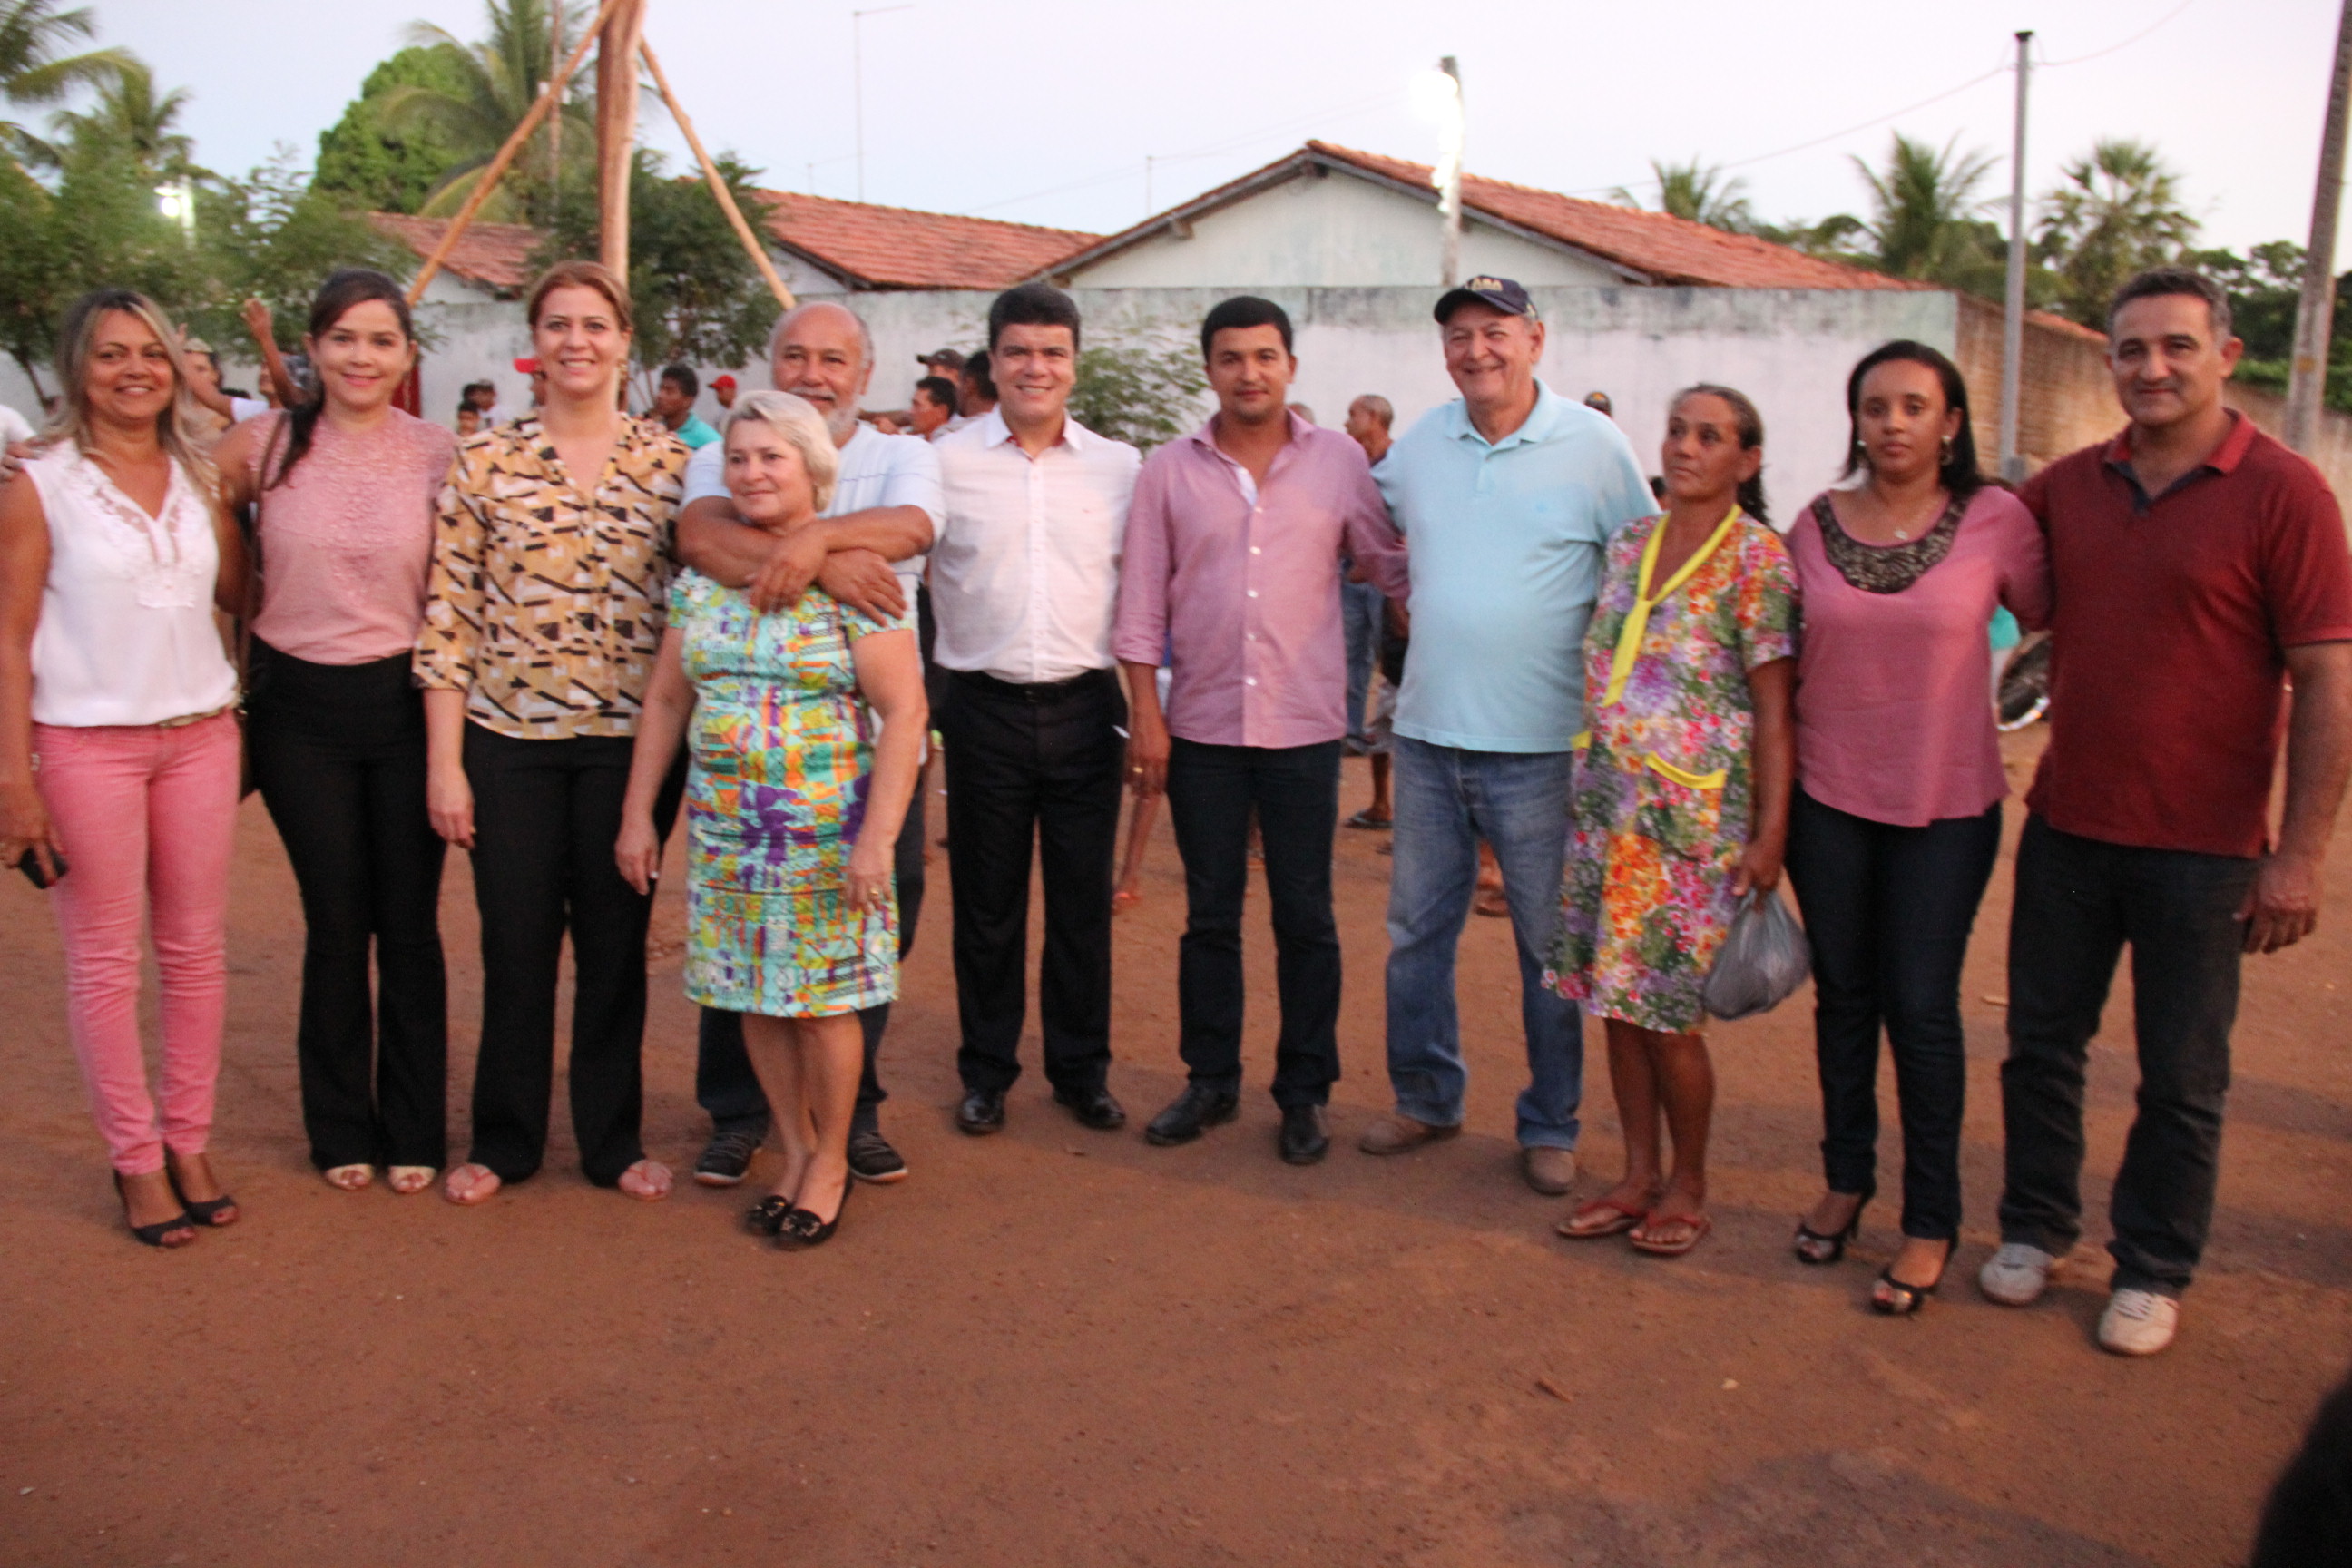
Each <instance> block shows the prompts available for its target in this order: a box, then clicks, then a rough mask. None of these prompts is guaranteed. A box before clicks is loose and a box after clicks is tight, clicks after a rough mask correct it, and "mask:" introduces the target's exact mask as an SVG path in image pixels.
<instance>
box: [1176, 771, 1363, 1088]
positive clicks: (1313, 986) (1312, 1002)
mask: <svg viewBox="0 0 2352 1568" xmlns="http://www.w3.org/2000/svg"><path fill="white" fill-rule="evenodd" d="M1253 808H1255V811H1256V813H1257V820H1258V824H1259V826H1260V827H1261V828H1262V829H1263V832H1264V837H1265V886H1266V892H1267V895H1268V897H1269V900H1270V901H1271V902H1272V903H1273V905H1274V946H1275V984H1276V989H1277V990H1278V992H1279V993H1280V995H1281V998H1282V1033H1281V1035H1280V1036H1279V1037H1277V1038H1276V1042H1275V1047H1274V1100H1275V1103H1276V1105H1280V1106H1283V1107H1285V1108H1288V1107H1290V1106H1294V1105H1322V1104H1326V1103H1328V1101H1329V1100H1330V1098H1331V1085H1332V1082H1333V1081H1334V1080H1335V1079H1338V1078H1339V926H1338V925H1337V924H1336V923H1335V922H1334V921H1333V920H1332V918H1331V834H1332V829H1333V827H1334V826H1336V824H1337V823H1338V820H1339V742H1337V741H1326V742H1321V743H1319V744H1317V745H1312V746H1285V747H1279V748H1276V747H1266V746H1209V745H1202V744H1200V743H1199V742H1193V741H1187V740H1183V739H1181V738H1180V739H1177V740H1176V741H1174V742H1172V744H1171V751H1170V753H1169V758H1168V820H1169V821H1170V822H1171V824H1173V825H1174V826H1175V829H1176V849H1177V853H1179V854H1180V855H1181V856H1182V857H1183V858H1184V909H1185V921H1184V940H1183V942H1182V943H1181V946H1180V947H1179V948H1178V950H1177V952H1178V954H1179V956H1178V959H1177V967H1176V1005H1177V1013H1178V1016H1179V1018H1180V1019H1181V1030H1182V1033H1181V1037H1180V1041H1179V1045H1178V1049H1179V1050H1180V1051H1181V1054H1182V1056H1183V1058H1184V1065H1185V1067H1187V1068H1190V1069H1191V1074H1192V1081H1193V1082H1195V1083H1204V1084H1211V1085H1213V1086H1215V1087H1217V1088H1220V1089H1239V1088H1240V1087H1241V1081H1242V996H1243V985H1242V900H1243V896H1244V892H1245V891H1246V890H1247V888H1248V885H1249V826H1250V813H1251V811H1252V809H1253Z"/></svg>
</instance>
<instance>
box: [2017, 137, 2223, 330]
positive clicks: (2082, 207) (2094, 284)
mask: <svg viewBox="0 0 2352 1568" xmlns="http://www.w3.org/2000/svg"><path fill="white" fill-rule="evenodd" d="M2063 172H2064V174H2065V176H2066V183H2065V184H2063V185H2060V186H2059V187H2058V188H2057V189H2055V190H2053V191H2052V192H2050V193H2049V194H2048V195H2045V196H2043V197H2042V248H2043V249H2044V250H2045V251H2046V252H2047V253H2049V254H2050V256H2051V257H2052V258H2053V260H2054V261H2055V262H2056V264H2057V270H2058V277H2059V283H2060V309H2062V310H2064V311H2065V312H2066V313H2067V314H2068V315H2069V316H2072V317H2073V318H2074V320H2076V321H2080V322H2082V323H2083V324H2084V326H2086V327H2104V326H2105V324H2106V316H2107V301H2108V300H2111V299H2113V298H2114V297H2115V292H2116V289H2119V288H2121V287H2122V286H2123V285H2124V284H2125V283H2126V281H2128V280H2129V279H2130V278H2131V276H2132V274H2134V273H2135V272H2138V271H2141V270H2143V269H2145V268H2150V267H2160V266H2163V265H2164V264H2166V263H2168V262H2171V261H2177V260H2179V258H2180V254H2181V252H2182V250H2183V249H2184V248H2186V247H2187V246H2188V244H2189V241H2190V240H2191V239H2193V238H2195V237H2196V235H2197V227H2198V225H2197V220H2196V219H2195V218H2193V217H2191V216H2189V213H2188V210H2187V209H2186V208H2184V207H2183V206H2182V205H2180V176H2179V174H2175V173H2174V172H2173V171H2172V170H2170V169H2168V168H2167V167H2165V165H2164V162H2163V160H2162V159H2161V158H2160V157H2158V154H2157V151H2156V149H2155V148H2154V147H2152V146H2150V145H2148V144H2147V142H2135V141H2131V140H2128V139H2126V138H2121V137H2110V138H2106V139H2104V140H2102V141H2100V142H2096V143H2095V144H2094V145H2093V146H2092V148H2091V152H2090V155H2089V156H2088V157H2083V158H2076V159H2075V160H2074V161H2073V162H2072V163H2067V164H2066V165H2065V166H2064V171H2063Z"/></svg>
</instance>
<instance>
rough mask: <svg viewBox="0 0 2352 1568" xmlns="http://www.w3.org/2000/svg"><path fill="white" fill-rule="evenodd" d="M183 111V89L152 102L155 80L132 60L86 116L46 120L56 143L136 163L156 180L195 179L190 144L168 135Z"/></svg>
mask: <svg viewBox="0 0 2352 1568" xmlns="http://www.w3.org/2000/svg"><path fill="white" fill-rule="evenodd" d="M187 106H188V89H186V88H184V87H175V88H173V89H172V90H171V91H169V92H167V93H164V94H163V96H162V97H160V98H159V97H157V96H156V93H155V74H154V72H152V71H151V70H149V69H148V68H146V67H145V66H144V65H142V64H141V63H140V62H139V61H137V60H135V59H134V60H125V61H123V62H122V63H121V64H120V65H118V66H116V67H115V68H114V70H113V71H112V72H111V73H110V75H109V76H108V77H107V78H106V79H104V81H103V82H102V84H101V85H100V88H99V91H98V102H97V103H96V104H95V105H93V106H92V107H91V108H89V109H88V110H79V111H77V110H61V111H60V112H58V113H57V114H54V115H52V116H50V117H49V122H50V124H51V125H52V126H53V127H54V128H55V129H56V132H57V134H58V137H59V139H60V140H63V141H67V142H74V143H76V144H78V145H81V146H86V147H103V148H106V149H108V150H109V151H110V152H112V153H118V154H121V155H126V156H129V157H131V158H133V159H136V160H137V161H138V163H139V164H140V165H141V167H142V168H143V169H145V170H146V171H147V173H149V174H152V175H153V176H155V177H156V178H158V179H163V178H178V177H183V176H185V175H187V174H201V173H202V172H203V171H201V170H198V169H197V168H195V166H194V162H193V159H194V153H195V150H196V143H195V140H194V138H193V137H191V136H189V135H187V134H185V133H184V132H179V131H174V130H173V129H172V127H173V122H174V121H177V120H178V119H179V118H180V111H181V110H184V109H185V108H186V107H187Z"/></svg>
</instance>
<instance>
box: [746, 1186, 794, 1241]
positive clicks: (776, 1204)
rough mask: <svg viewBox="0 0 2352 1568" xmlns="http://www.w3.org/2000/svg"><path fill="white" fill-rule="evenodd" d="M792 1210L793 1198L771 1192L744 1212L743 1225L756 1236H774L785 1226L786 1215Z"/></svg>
mask: <svg viewBox="0 0 2352 1568" xmlns="http://www.w3.org/2000/svg"><path fill="white" fill-rule="evenodd" d="M792 1212H793V1200H792V1199H790V1198H788V1197H786V1196H784V1195H783V1194H782V1193H770V1194H768V1195H767V1196H766V1197H764V1198H761V1200H760V1201H759V1202H758V1203H756V1204H753V1205H751V1207H750V1208H749V1209H748V1210H746V1211H745V1212H744V1215H743V1226H744V1228H745V1229H747V1230H749V1231H751V1233H752V1234H753V1235H755V1236H773V1235H775V1234H776V1233H777V1232H778V1231H780V1230H782V1228H783V1226H784V1216H785V1215H789V1214H791V1213H792Z"/></svg>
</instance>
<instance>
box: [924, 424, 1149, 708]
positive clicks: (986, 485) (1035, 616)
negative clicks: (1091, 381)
mask: <svg viewBox="0 0 2352 1568" xmlns="http://www.w3.org/2000/svg"><path fill="white" fill-rule="evenodd" d="M929 449H930V450H931V451H932V452H934V453H936V454H937V455H938V457H939V462H940V487H941V489H942V491H943V493H944V495H945V498H946V504H947V521H945V522H943V523H941V524H940V531H939V539H938V540H937V542H934V543H933V544H932V546H931V613H932V615H933V616H934V617H935V618H936V619H937V621H938V623H939V640H938V642H937V643H936V644H934V645H933V647H932V649H931V661H932V662H933V663H934V664H937V665H939V666H940V667H941V668H946V669H961V670H976V671H979V672H980V673H982V674H985V675H992V676H994V677H995V678H996V679H999V680H1009V681H1013V682H1015V683H1017V684H1019V685H1024V686H1031V685H1036V684H1039V683H1042V682H1046V681H1055V680H1067V679H1070V678H1071V677H1073V676H1076V675H1083V674H1084V673H1086V672H1087V670H1090V669H1108V668H1110V667H1111V665H1112V663H1113V662H1114V661H1113V659H1112V658H1111V651H1110V626H1111V616H1112V613H1113V611H1114V610H1115V609H1116V608H1117V606H1118V563H1119V555H1120V552H1121V551H1122V549H1123V548H1124V546H1125V543H1126V539H1127V506H1128V501H1129V499H1130V498H1131V497H1132V496H1133V495H1134V494H1135V475H1136V470H1137V469H1138V468H1140V467H1141V466H1142V463H1143V456H1142V454H1141V453H1139V452H1138V451H1137V450H1136V449H1135V448H1134V447H1130V446H1129V445H1128V444H1127V443H1126V442H1124V441H1114V440H1111V439H1110V438H1109V437H1105V436H1097V435H1096V434H1095V433H1094V432H1093V431H1091V430H1088V429H1087V428H1086V427H1085V426H1082V425H1080V424H1079V423H1078V422H1077V421H1076V420H1075V419H1069V418H1065V419H1064V420H1063V422H1062V435H1061V438H1060V439H1059V440H1057V441H1055V443H1054V445H1052V446H1051V447H1046V448H1045V450H1044V451H1043V452H1040V453H1039V454H1037V456H1035V457H1034V458H1032V457H1031V456H1030V455H1029V454H1028V453H1027V452H1025V451H1024V450H1022V448H1021V445H1020V443H1019V442H1017V441H1015V440H1013V432H1012V431H1011V430H1010V429H1009V428H1007V427H1006V426H1005V423H1004V416H1003V414H1001V413H998V412H996V411H994V410H991V411H990V412H989V413H987V414H985V415H982V416H980V417H979V418H976V419H974V420H973V421H972V422H971V424H969V425H967V426H964V427H963V428H962V429H961V430H955V431H950V432H947V433H944V434H942V435H940V437H937V438H936V439H935V440H933V441H932V442H931V444H930V448H929Z"/></svg>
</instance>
